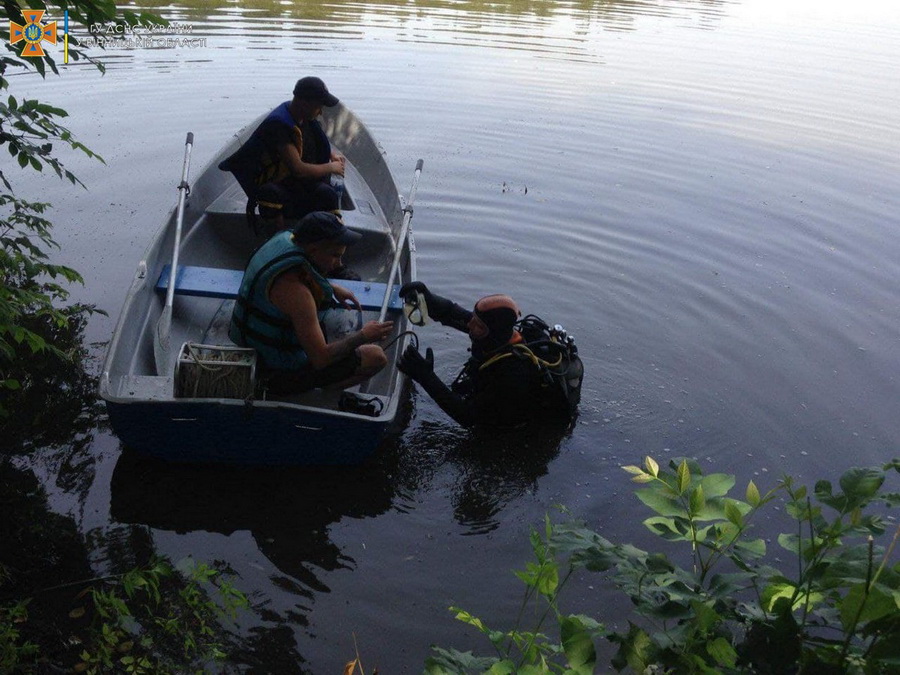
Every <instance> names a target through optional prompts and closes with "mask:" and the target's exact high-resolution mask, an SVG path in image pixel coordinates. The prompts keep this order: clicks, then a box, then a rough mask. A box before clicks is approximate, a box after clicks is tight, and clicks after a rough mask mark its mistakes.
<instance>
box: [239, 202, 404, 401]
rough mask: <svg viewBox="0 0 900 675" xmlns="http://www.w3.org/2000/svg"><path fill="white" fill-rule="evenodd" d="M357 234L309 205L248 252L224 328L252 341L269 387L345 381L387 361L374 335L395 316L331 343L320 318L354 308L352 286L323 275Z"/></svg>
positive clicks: (284, 390) (380, 335)
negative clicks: (304, 213) (287, 226)
mask: <svg viewBox="0 0 900 675" xmlns="http://www.w3.org/2000/svg"><path fill="white" fill-rule="evenodd" d="M360 236H361V235H360V234H358V233H356V232H353V231H351V230H349V229H348V228H347V227H346V226H345V225H344V224H343V223H342V222H341V220H340V219H339V218H338V217H337V216H335V214H333V213H330V212H326V211H315V212H313V213H310V214H309V215H307V216H305V217H304V218H303V219H302V220H301V221H300V222H299V224H298V225H297V227H296V228H295V229H294V230H292V231H291V230H286V231H284V232H279V233H277V234H276V235H275V236H273V237H272V238H271V239H269V240H268V241H267V242H266V243H265V244H263V245H262V246H261V247H260V248H259V250H257V251H256V253H254V254H253V257H252V258H251V259H250V262H249V263H248V265H247V269H246V271H245V272H244V278H243V280H242V281H241V287H240V290H239V291H238V297H237V300H236V301H235V306H234V312H233V313H232V316H231V325H230V327H229V331H228V334H229V337H230V338H231V340H232V341H233V342H234V343H235V344H237V345H239V346H242V347H253V348H254V349H256V351H257V355H258V357H259V360H260V362H261V370H262V372H263V375H264V377H266V378H267V379H268V386H269V391H270V392H271V393H273V394H275V395H289V394H292V393H299V392H301V391H305V390H307V389H312V388H315V387H337V388H346V387H349V386H352V385H354V384H357V383H359V382H362V381H363V380H365V379H368V378H370V377H372V376H373V375H375V374H376V373H377V372H378V371H380V370H381V369H382V368H384V366H385V365H386V364H387V357H386V356H385V354H384V351H383V350H382V349H381V347H379V346H378V345H376V344H373V343H375V342H379V341H381V340H383V339H385V338H386V337H387V336H388V335H390V333H391V329H392V328H393V322H391V321H386V322H378V321H369V322H368V323H366V324H365V325H364V326H363V327H362V328H361V329H360V330H358V331H356V332H354V333H351V334H350V335H347V336H345V337H343V338H341V339H338V340H335V341H333V342H330V343H329V342H327V341H326V339H325V335H324V333H323V332H322V327H321V325H320V321H322V320H324V319H325V316H326V314H327V313H328V312H334V311H342V310H344V309H349V308H351V307H355V308H356V309H359V301H358V300H357V299H356V297H355V296H354V295H353V293H351V292H350V291H349V290H347V289H345V288H343V287H342V286H339V285H337V284H334V283H332V282H330V281H329V280H328V279H327V277H328V275H329V274H331V273H332V272H333V270H335V269H337V268H338V267H340V265H341V258H342V256H343V255H344V253H345V251H346V249H347V245H348V244H352V243H353V242H355V241H356V240H358V239H359V238H360Z"/></svg>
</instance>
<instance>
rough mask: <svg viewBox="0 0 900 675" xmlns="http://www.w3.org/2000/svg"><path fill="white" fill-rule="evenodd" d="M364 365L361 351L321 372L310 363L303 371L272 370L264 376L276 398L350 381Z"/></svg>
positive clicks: (356, 350)
mask: <svg viewBox="0 0 900 675" xmlns="http://www.w3.org/2000/svg"><path fill="white" fill-rule="evenodd" d="M361 365H362V357H361V356H360V355H359V350H358V349H354V350H353V352H352V353H351V354H348V355H347V356H345V357H343V358H342V359H338V360H337V361H335V362H334V363H332V364H329V365H327V366H325V367H324V368H322V369H321V370H315V369H314V368H313V367H312V365H310V364H309V363H307V364H306V367H305V368H303V369H302V370H297V371H286V370H272V371H268V372H266V373H265V374H264V377H266V378H267V379H268V387H269V391H270V392H271V393H273V394H275V395H276V396H287V395H290V394H299V393H302V392H304V391H309V390H310V389H316V388H322V387H327V386H329V385H332V384H336V383H337V382H342V381H344V380H347V379H349V378H350V377H352V376H353V374H354V373H356V372H357V371H358V370H359V367H360V366H361Z"/></svg>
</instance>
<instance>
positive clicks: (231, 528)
mask: <svg viewBox="0 0 900 675" xmlns="http://www.w3.org/2000/svg"><path fill="white" fill-rule="evenodd" d="M392 496H393V487H392V483H391V480H390V474H389V473H388V472H387V471H386V467H385V466H379V465H371V466H363V467H355V468H349V469H348V468H341V469H315V470H311V469H308V468H306V469H302V468H297V469H271V468H260V469H246V468H234V467H224V468H222V467H215V466H176V465H172V464H168V463H166V462H161V461H157V460H152V459H147V458H144V457H141V456H140V455H137V454H136V453H133V452H130V451H127V450H126V451H124V452H123V453H122V456H121V457H120V458H119V461H118V463H117V464H116V468H115V470H114V472H113V476H112V484H111V511H112V517H113V519H114V520H117V521H119V522H123V523H140V524H144V525H148V526H150V527H153V528H156V529H161V530H170V531H174V532H178V533H185V532H191V531H197V530H200V531H205V532H217V533H221V534H226V535H228V534H232V533H233V532H236V531H241V530H246V531H249V532H250V533H251V535H252V536H253V539H254V540H255V541H256V544H257V546H258V548H259V550H260V551H261V552H262V553H263V554H264V555H265V556H266V557H267V558H268V559H269V560H270V561H271V562H272V564H273V565H275V567H277V568H278V570H279V571H281V572H282V573H283V574H284V575H286V577H287V578H283V579H282V578H276V579H273V582H274V583H276V585H278V586H280V587H282V588H283V590H286V591H289V592H291V593H293V594H295V595H300V596H303V597H307V598H311V597H312V596H313V593H315V592H328V591H329V588H328V585H327V584H326V583H325V581H324V580H323V579H322V578H320V576H319V572H318V570H324V571H334V570H337V569H344V568H348V569H352V568H353V566H354V564H355V561H354V560H353V558H351V557H349V556H348V555H346V554H345V553H343V552H342V551H341V550H340V548H338V547H337V546H336V545H335V544H334V543H333V542H332V541H331V539H330V538H329V527H330V526H331V525H333V524H335V523H337V522H339V521H340V520H342V519H343V518H367V517H373V516H377V515H379V514H382V513H384V512H385V511H387V510H388V509H389V508H390V507H391V503H392Z"/></svg>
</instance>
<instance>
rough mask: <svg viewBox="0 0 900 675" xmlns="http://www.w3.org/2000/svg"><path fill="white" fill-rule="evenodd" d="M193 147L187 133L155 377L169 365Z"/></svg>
mask: <svg viewBox="0 0 900 675" xmlns="http://www.w3.org/2000/svg"><path fill="white" fill-rule="evenodd" d="M193 145H194V134H193V133H191V132H188V135H187V140H186V141H185V142H184V166H182V168H181V183H179V185H178V210H177V214H176V216H175V246H174V250H173V251H172V265H171V266H170V267H169V283H168V285H167V286H166V305H165V307H163V311H162V316H160V317H159V323H157V324H156V336H155V337H154V340H153V356H154V358H155V359H156V373H157V375H164V374H165V370H166V368H167V366H168V364H169V360H170V359H169V349H170V342H171V340H170V333H171V331H172V304H173V303H174V302H175V275H176V274H177V272H178V249H179V247H180V245H181V223H182V221H183V220H184V201H185V199H186V198H187V194H188V192H190V190H191V189H190V187H189V186H188V182H187V181H188V171H189V170H190V168H191V148H192V147H193Z"/></svg>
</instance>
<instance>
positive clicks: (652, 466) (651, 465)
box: [644, 455, 659, 477]
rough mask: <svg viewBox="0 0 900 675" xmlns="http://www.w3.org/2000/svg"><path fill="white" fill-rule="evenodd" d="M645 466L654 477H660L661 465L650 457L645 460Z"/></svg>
mask: <svg viewBox="0 0 900 675" xmlns="http://www.w3.org/2000/svg"><path fill="white" fill-rule="evenodd" d="M644 466H645V467H646V468H647V472H648V473H650V474H651V475H653V476H654V477H656V476H658V475H659V464H657V463H656V460H655V459H653V458H652V457H651V456H650V455H647V457H646V458H645V459H644Z"/></svg>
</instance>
